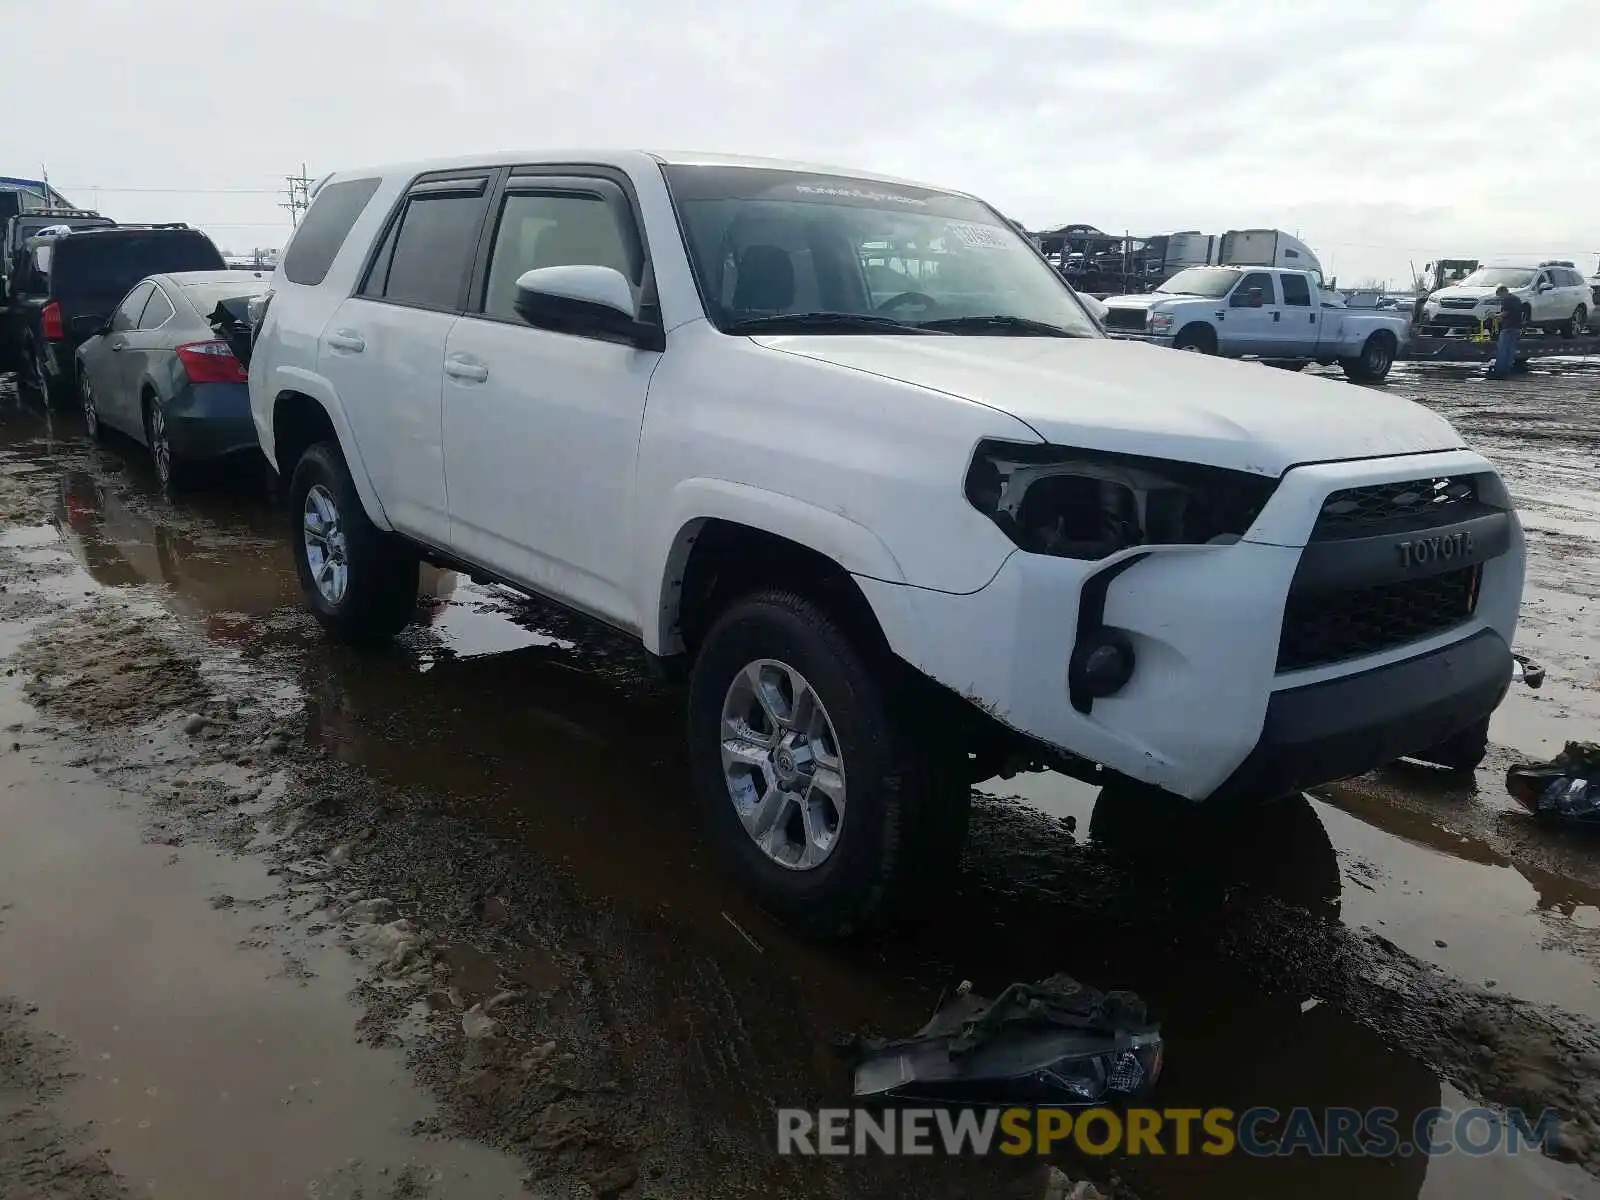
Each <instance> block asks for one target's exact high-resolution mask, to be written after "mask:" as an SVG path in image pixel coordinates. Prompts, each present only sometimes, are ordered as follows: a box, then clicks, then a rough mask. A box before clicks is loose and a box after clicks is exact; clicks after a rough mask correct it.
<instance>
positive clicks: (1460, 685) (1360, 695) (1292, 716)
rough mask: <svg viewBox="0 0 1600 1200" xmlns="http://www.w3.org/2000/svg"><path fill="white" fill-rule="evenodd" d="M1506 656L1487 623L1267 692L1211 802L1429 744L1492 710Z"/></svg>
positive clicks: (1502, 687)
mask: <svg viewBox="0 0 1600 1200" xmlns="http://www.w3.org/2000/svg"><path fill="white" fill-rule="evenodd" d="M1512 668H1513V659H1512V657H1511V648H1510V647H1509V646H1507V645H1506V643H1505V639H1504V638H1502V637H1501V636H1500V635H1499V634H1498V633H1496V632H1495V631H1494V630H1492V629H1482V630H1479V631H1478V632H1477V633H1476V634H1474V635H1473V636H1471V637H1469V638H1467V639H1465V640H1464V641H1460V642H1456V643H1455V644H1454V645H1451V646H1444V647H1442V648H1440V649H1438V650H1435V651H1433V652H1432V653H1430V654H1422V655H1418V656H1417V657H1416V658H1408V659H1405V660H1404V661H1402V662H1397V663H1391V664H1389V665H1388V666H1384V667H1377V668H1375V669H1373V670H1370V671H1362V672H1361V673H1359V674H1356V675H1345V676H1342V677H1341V678H1338V679H1329V680H1325V681H1323V682H1322V683H1314V684H1311V685H1310V686H1308V687H1300V688H1291V689H1290V690H1288V691H1283V692H1276V693H1274V694H1273V697H1272V700H1271V702H1270V703H1269V704H1268V705H1267V718H1266V721H1265V723H1264V724H1263V726H1262V729H1261V737H1260V739H1259V740H1258V741H1257V742H1256V746H1255V749H1254V750H1252V751H1251V752H1250V757H1249V758H1247V759H1245V761H1244V762H1243V763H1241V764H1240V765H1239V769H1238V770H1237V771H1235V772H1234V773H1233V774H1232V775H1231V776H1229V777H1228V780H1227V782H1226V783H1224V784H1223V785H1222V786H1221V787H1220V788H1218V789H1217V791H1216V792H1215V793H1214V794H1213V796H1212V799H1214V800H1228V799H1235V798H1246V799H1249V798H1270V797H1273V796H1281V795H1287V794H1288V793H1290V792H1293V791H1298V790H1300V789H1302V788H1307V787H1315V786H1316V785H1317V784H1320V783H1326V782H1328V781H1329V780H1332V779H1346V778H1349V777H1350V776H1352V775H1360V774H1362V773H1364V772H1366V771H1370V770H1373V769H1374V768H1376V767H1381V766H1383V765H1384V764H1385V763H1390V762H1393V761H1394V760H1395V759H1397V758H1402V757H1404V756H1405V755H1408V754H1415V753H1417V752H1418V751H1421V750H1426V749H1427V748H1428V747H1430V746H1436V745H1438V744H1439V743H1440V742H1442V741H1444V740H1445V739H1446V738H1448V737H1450V736H1451V735H1452V734H1455V733H1459V732H1461V731H1462V730H1463V729H1466V728H1467V727H1468V726H1470V725H1473V724H1474V723H1476V722H1478V721H1481V720H1483V719H1484V718H1485V717H1487V716H1488V715H1489V714H1490V713H1492V712H1493V711H1494V710H1495V708H1496V706H1498V705H1499V703H1500V700H1501V698H1502V697H1504V696H1505V694H1506V689H1507V688H1508V687H1509V686H1510V685H1511V675H1512Z"/></svg>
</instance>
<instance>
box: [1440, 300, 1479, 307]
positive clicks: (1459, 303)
mask: <svg viewBox="0 0 1600 1200" xmlns="http://www.w3.org/2000/svg"><path fill="white" fill-rule="evenodd" d="M1439 307H1440V308H1477V307H1478V302H1477V301H1476V300H1441V301H1439Z"/></svg>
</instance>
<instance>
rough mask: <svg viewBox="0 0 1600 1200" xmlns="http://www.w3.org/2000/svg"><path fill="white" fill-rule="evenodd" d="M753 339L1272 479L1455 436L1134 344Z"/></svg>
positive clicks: (1404, 404)
mask: <svg viewBox="0 0 1600 1200" xmlns="http://www.w3.org/2000/svg"><path fill="white" fill-rule="evenodd" d="M757 340H758V341H759V342H760V343H761V344H762V345H765V346H768V347H770V348H771V349H774V350H782V351H785V352H787V353H790V354H798V355H802V356H805V357H808V358H814V359H819V360H821V361H823V362H829V363H835V364H837V365H839V366H843V367H850V368H853V369H855V370H858V371H865V372H869V373H871V374H874V375H881V376H883V377H885V378H888V379H895V380H899V381H901V382H904V383H909V384H913V385H916V386H918V387H924V388H927V389H929V390H930V391H934V392H941V393H944V394H946V395H949V396H955V397H960V398H962V399H965V400H971V401H975V402H977V403H979V404H983V405H986V406H987V407H989V408H994V409H997V410H999V411H1001V412H1004V413H1008V414H1010V415H1012V416H1014V417H1016V418H1017V419H1018V420H1021V421H1024V422H1026V423H1027V424H1028V425H1029V426H1031V427H1032V428H1033V429H1034V430H1035V431H1036V432H1037V433H1038V435H1039V436H1040V437H1041V438H1043V439H1044V440H1045V441H1047V442H1052V443H1055V444H1057V445H1063V446H1077V447H1081V448H1084V449H1093V450H1106V451H1112V452H1118V453H1123V454H1143V455H1149V456H1152V457H1156V458H1170V459H1177V460H1180V461H1184V462H1197V463H1206V464H1209V465H1212V466H1218V467H1231V468H1233V469H1235V470H1240V471H1252V472H1255V473H1257V474H1263V475H1273V476H1276V475H1280V474H1282V473H1283V472H1284V471H1285V470H1287V469H1288V468H1289V467H1291V466H1294V465H1296V464H1298V463H1308V462H1328V461H1334V460H1338V459H1352V458H1378V457H1383V456H1386V455H1391V454H1418V453H1425V452H1429V451H1439V450H1456V449H1460V448H1461V447H1462V446H1463V445H1464V443H1463V442H1462V439H1461V436H1460V434H1458V433H1457V432H1456V431H1455V430H1454V429H1453V428H1451V426H1450V424H1449V422H1447V421H1445V420H1444V419H1443V418H1442V417H1439V416H1437V415H1436V414H1434V413H1433V412H1431V411H1430V410H1428V409H1426V408H1424V407H1422V406H1421V405H1420V404H1414V403H1412V402H1411V401H1409V400H1405V399H1403V398H1401V397H1399V396H1396V395H1394V394H1392V393H1389V392H1384V391H1380V390H1377V389H1373V388H1364V387H1357V386H1355V385H1353V384H1348V383H1345V382H1343V381H1342V380H1339V381H1336V380H1330V379H1319V378H1317V377H1315V376H1309V377H1308V376H1302V375H1295V374H1291V373H1290V372H1288V371H1277V370H1273V369H1272V368H1270V367H1266V366H1263V365H1261V364H1260V363H1251V362H1233V361H1230V360H1228V359H1222V358H1211V357H1208V356H1206V355H1201V354H1184V353H1181V352H1179V351H1175V350H1170V349H1166V348H1164V347H1160V346H1151V345H1146V344H1144V343H1141V342H1124V341H1113V340H1110V339H1100V338H1049V337H1039V338H1029V337H964V336H961V337H921V336H905V335H890V336H885V337H873V336H864V337H840V336H809V335H807V336H782V337H764V338H759V339H757Z"/></svg>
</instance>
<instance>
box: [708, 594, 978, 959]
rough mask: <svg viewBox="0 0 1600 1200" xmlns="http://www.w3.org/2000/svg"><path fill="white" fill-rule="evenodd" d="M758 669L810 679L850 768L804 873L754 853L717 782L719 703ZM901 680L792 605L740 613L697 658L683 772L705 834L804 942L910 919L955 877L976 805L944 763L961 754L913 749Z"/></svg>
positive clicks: (763, 600)
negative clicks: (834, 827)
mask: <svg viewBox="0 0 1600 1200" xmlns="http://www.w3.org/2000/svg"><path fill="white" fill-rule="evenodd" d="M758 659H775V660H778V661H780V662H783V663H785V664H787V665H789V666H790V667H792V668H793V669H794V670H796V671H798V672H799V673H800V674H801V675H803V676H804V677H805V679H806V681H807V682H808V683H809V684H810V685H811V687H812V689H813V690H814V691H815V692H816V693H817V695H818V697H820V699H821V700H822V704H823V707H824V708H825V709H826V710H827V712H828V716H829V719H830V721H831V723H832V726H833V731H834V734H835V737H836V740H837V743H838V746H837V748H838V751H839V754H840V756H841V759H842V761H843V763H844V773H845V776H846V779H847V781H848V783H847V787H848V791H847V802H846V804H845V807H844V815H843V819H842V822H841V824H840V827H839V830H838V833H837V835H836V837H837V841H836V842H835V844H834V847H833V850H832V852H831V853H830V854H829V855H828V857H827V858H826V859H824V860H823V861H822V863H821V864H820V865H818V866H816V867H813V868H810V869H807V870H794V869H790V868H788V867H784V866H781V865H779V864H778V863H776V862H774V861H773V860H772V859H771V858H769V857H768V855H767V854H766V852H765V851H764V850H762V849H761V848H760V847H758V846H757V845H756V843H755V841H754V840H753V839H752V837H751V836H750V834H749V833H747V832H746V830H745V827H744V825H743V824H742V823H741V821H740V820H739V817H738V814H737V812H736V811H735V809H734V805H733V803H732V801H731V798H730V793H729V789H728V782H727V779H726V777H725V776H724V774H723V766H722V756H721V747H722V741H723V733H722V711H723V704H724V700H725V698H726V697H727V695H728V691H729V688H730V686H731V685H732V683H733V681H734V679H735V677H736V676H737V675H738V674H739V673H740V672H741V671H742V670H743V669H744V668H745V667H746V666H747V665H748V664H750V663H752V662H755V661H756V660H758ZM896 678H897V673H896V671H895V668H894V664H893V663H892V662H890V661H888V656H887V655H881V654H874V653H871V652H867V651H864V650H863V649H862V647H861V646H860V645H859V644H857V643H856V642H854V641H852V639H851V638H850V637H849V636H847V635H846V633H845V632H844V630H843V628H842V627H841V625H840V624H839V623H838V622H836V621H835V620H834V619H833V618H832V617H831V616H830V615H829V614H828V613H827V611H825V610H824V609H823V608H822V607H821V606H819V605H818V604H816V603H814V602H813V601H811V600H808V599H806V598H805V597H803V596H800V595H797V594H795V593H793V592H787V591H763V592H756V593H752V594H749V595H746V596H745V597H743V598H742V599H739V600H736V601H734V602H733V603H732V604H730V605H729V606H728V607H727V608H726V609H724V610H723V612H722V613H721V614H720V615H719V616H718V617H717V619H716V621H715V622H714V623H713V624H712V626H711V629H710V631H709V632H708V633H707V634H706V636H705V639H704V640H703V642H702V643H701V645H700V647H699V650H698V653H697V654H696V657H695V662H694V666H693V669H692V674H691V677H690V684H689V702H688V727H689V728H688V732H689V759H690V766H691V769H692V772H693V777H694V786H695V790H696V793H697V795H698V799H699V802H700V805H701V810H702V816H703V820H704V822H705V827H706V831H707V834H708V836H709V838H710V840H711V842H712V844H713V845H714V846H715V847H716V849H717V851H718V853H719V855H720V856H721V858H722V860H723V862H724V863H725V864H726V866H727V868H728V870H729V871H730V873H731V874H732V875H733V876H734V877H735V878H736V879H737V880H738V881H739V882H740V883H741V884H743V885H744V887H745V888H746V889H748V890H749V891H750V892H751V893H752V894H753V895H754V897H755V898H756V899H757V901H758V902H759V903H761V905H762V906H763V907H765V908H766V909H767V910H769V911H770V912H772V913H773V914H774V915H775V916H777V917H778V918H779V919H780V920H782V921H784V922H785V923H786V924H788V925H790V926H791V927H793V928H795V929H796V930H797V931H799V932H801V933H803V934H807V935H810V936H814V937H825V938H834V937H845V936H848V935H850V934H852V933H855V932H857V931H859V930H863V929H869V928H876V927H880V926H882V925H884V924H887V923H889V922H891V921H894V920H899V919H904V918H906V917H911V916H914V915H916V914H917V913H918V912H919V910H920V909H921V908H922V907H923V906H924V905H925V904H926V903H927V902H928V901H929V900H930V899H932V898H933V897H934V896H935V895H937V894H938V893H939V892H940V891H941V889H943V888H945V887H946V886H947V885H948V884H949V882H950V880H951V879H952V877H953V876H954V874H955V872H956V869H957V867H958V864H959V861H960V856H961V851H962V848H963V846H964V844H965V842H966V831H967V815H968V811H969V806H970V802H971V791H970V789H969V786H968V782H967V775H966V773H965V770H964V769H963V768H964V766H965V764H964V763H963V762H962V761H961V760H960V759H958V758H957V757H956V756H954V755H953V754H951V753H950V750H949V747H950V746H952V745H956V744H959V743H958V742H957V740H956V739H954V738H949V737H940V736H937V735H930V733H929V731H928V730H927V729H926V728H925V729H923V730H922V736H921V737H920V738H916V737H913V736H912V733H913V730H912V728H911V725H912V724H913V722H912V720H911V718H912V717H913V716H914V715H915V714H918V713H919V712H920V711H921V706H920V705H919V704H918V702H917V701H916V700H915V699H913V698H912V697H911V696H910V695H909V694H907V689H904V688H902V687H900V686H897V684H896V682H895V680H896ZM928 707H929V708H930V709H931V708H932V707H933V705H932V704H931V703H930V704H929V705H928ZM930 719H932V718H930ZM962 757H964V756H962Z"/></svg>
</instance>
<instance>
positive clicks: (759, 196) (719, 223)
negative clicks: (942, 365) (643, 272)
mask: <svg viewBox="0 0 1600 1200" xmlns="http://www.w3.org/2000/svg"><path fill="white" fill-rule="evenodd" d="M663 170H664V172H665V174H666V178H667V185H668V187H669V188H671V190H672V197H673V202H674V204H675V205H676V206H677V209H678V214H679V219H680V220H681V221H682V223H683V226H684V229H685V232H686V234H687V237H688V243H689V251H690V257H691V259H692V260H693V266H694V272H695V278H696V282H697V283H698V285H699V287H700V295H701V298H702V299H703V300H704V302H705V306H706V313H707V315H708V316H709V317H710V318H711V320H712V322H713V323H715V324H716V325H717V327H718V328H720V329H725V330H726V329H730V328H735V327H738V326H739V325H741V324H742V323H745V322H750V321H757V320H759V321H762V322H763V324H766V325H768V326H771V327H774V328H776V327H781V325H782V318H783V317H786V316H795V317H798V316H800V315H802V314H813V315H815V314H833V315H835V316H838V317H841V318H842V319H841V320H840V321H838V322H837V323H836V324H835V325H833V326H826V328H827V331H828V332H860V333H893V332H894V331H895V328H896V325H899V326H901V327H903V328H904V329H906V330H908V331H910V330H915V329H918V328H919V327H921V326H923V325H925V324H926V325H931V326H932V327H933V328H936V329H940V330H941V331H943V332H948V333H964V334H982V335H987V336H998V337H1005V336H1038V334H1039V333H1040V332H1041V331H1044V332H1052V333H1065V334H1068V335H1070V336H1076V337H1100V336H1102V334H1101V333H1100V332H1099V330H1098V329H1097V327H1096V326H1095V323H1094V321H1093V320H1092V319H1091V318H1090V316H1089V315H1088V314H1087V313H1086V312H1085V311H1084V309H1083V306H1082V305H1080V304H1079V303H1078V301H1077V299H1076V298H1075V297H1074V296H1073V294H1072V292H1071V290H1070V289H1069V288H1068V287H1067V286H1066V284H1065V283H1064V282H1063V281H1062V279H1061V277H1060V276H1059V275H1057V274H1056V272H1055V271H1054V270H1052V269H1051V268H1050V267H1049V265H1048V264H1046V263H1045V262H1044V260H1043V259H1041V258H1040V257H1039V255H1038V254H1037V253H1036V252H1035V251H1034V249H1033V247H1032V246H1030V245H1029V244H1028V242H1027V241H1026V240H1025V239H1024V238H1022V237H1021V236H1020V235H1019V234H1018V233H1017V231H1016V230H1015V229H1014V228H1012V227H1011V226H1010V225H1009V224H1008V223H1007V222H1006V221H1005V219H1004V218H1002V217H999V216H997V215H996V214H995V213H993V212H991V211H990V210H989V209H988V208H987V207H985V206H984V205H982V204H980V203H978V202H977V201H975V200H971V199H968V198H967V197H965V196H956V195H952V194H950V193H948V192H938V191H931V190H929V189H926V188H919V187H911V186H908V185H902V184H884V183H877V182H873V181H871V180H865V179H851V178H845V177H842V176H833V175H811V174H806V173H802V172H797V171H785V170H776V169H770V168H765V167H760V168H757V167H723V166H667V167H664V168H663ZM861 318H876V319H875V320H861ZM992 318H1003V320H998V321H996V320H992ZM852 319H853V320H852ZM890 322H893V323H894V324H891V323H890ZM816 327H817V328H824V326H820V325H819V326H816Z"/></svg>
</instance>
